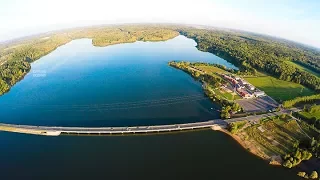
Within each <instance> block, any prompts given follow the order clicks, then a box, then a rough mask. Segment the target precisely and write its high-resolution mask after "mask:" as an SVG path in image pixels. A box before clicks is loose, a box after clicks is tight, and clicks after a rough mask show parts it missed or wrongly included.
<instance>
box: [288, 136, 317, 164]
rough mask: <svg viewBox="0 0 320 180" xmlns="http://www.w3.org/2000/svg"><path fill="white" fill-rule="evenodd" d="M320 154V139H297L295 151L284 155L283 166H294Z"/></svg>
mask: <svg viewBox="0 0 320 180" xmlns="http://www.w3.org/2000/svg"><path fill="white" fill-rule="evenodd" d="M313 155H314V156H315V157H319V155H320V139H319V138H317V139H316V138H311V139H310V140H308V141H302V142H300V141H296V142H295V143H294V151H293V152H292V153H288V154H286V155H285V156H284V162H283V166H284V167H287V168H292V167H295V166H297V165H298V164H300V163H301V161H304V160H309V159H310V158H311V157H312V156H313Z"/></svg>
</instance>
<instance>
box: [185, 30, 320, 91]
mask: <svg viewBox="0 0 320 180" xmlns="http://www.w3.org/2000/svg"><path fill="white" fill-rule="evenodd" d="M179 32H180V33H181V34H183V35H185V36H187V37H189V38H192V39H194V40H195V41H196V42H197V43H198V45H197V47H198V49H199V50H201V51H207V52H211V53H214V54H216V55H218V56H220V57H223V58H224V59H226V60H228V61H230V62H232V63H234V64H236V65H238V66H239V68H240V69H241V70H242V71H248V72H250V73H252V74H255V73H256V70H258V71H262V72H265V73H267V74H269V75H272V76H274V77H276V78H278V79H281V80H285V81H292V82H295V83H299V84H302V85H305V86H306V87H308V88H310V89H313V90H316V91H317V92H319V91H320V78H318V77H317V76H315V75H313V74H311V73H309V72H306V71H302V70H300V69H298V68H296V67H294V66H292V65H290V64H287V63H285V62H286V61H295V62H296V61H299V62H300V64H303V65H305V66H310V67H313V69H317V68H318V65H319V63H320V53H319V52H317V51H315V50H308V49H306V48H303V47H302V46H301V45H296V44H295V43H289V42H287V41H283V40H279V41H277V40H274V39H272V38H267V37H263V36H259V35H255V34H250V33H245V32H237V31H223V30H217V29H214V30H206V29H194V28H180V29H179ZM310 62H312V64H311V63H310Z"/></svg>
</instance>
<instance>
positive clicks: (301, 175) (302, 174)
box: [297, 171, 306, 177]
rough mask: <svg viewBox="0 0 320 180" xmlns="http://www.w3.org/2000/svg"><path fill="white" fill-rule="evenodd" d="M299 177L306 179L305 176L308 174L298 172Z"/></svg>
mask: <svg viewBox="0 0 320 180" xmlns="http://www.w3.org/2000/svg"><path fill="white" fill-rule="evenodd" d="M297 175H298V176H300V177H304V176H305V175H306V172H301V171H300V172H298V174H297Z"/></svg>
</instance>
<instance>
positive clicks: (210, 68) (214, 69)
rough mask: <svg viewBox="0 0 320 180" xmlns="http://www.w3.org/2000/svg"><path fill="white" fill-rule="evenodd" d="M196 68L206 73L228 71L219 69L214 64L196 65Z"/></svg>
mask: <svg viewBox="0 0 320 180" xmlns="http://www.w3.org/2000/svg"><path fill="white" fill-rule="evenodd" d="M196 67H197V68H199V69H201V70H203V71H205V72H206V73H208V74H210V73H219V74H222V73H228V72H227V71H225V70H223V69H220V68H218V67H214V66H196Z"/></svg>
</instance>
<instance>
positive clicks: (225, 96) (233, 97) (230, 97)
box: [209, 87, 241, 101]
mask: <svg viewBox="0 0 320 180" xmlns="http://www.w3.org/2000/svg"><path fill="white" fill-rule="evenodd" d="M209 90H210V91H212V92H213V93H214V94H216V95H217V96H220V97H222V98H223V99H226V100H229V101H233V100H237V99H241V97H240V96H239V95H232V94H231V93H228V92H224V91H221V90H219V89H215V88H213V87H210V88H209Z"/></svg>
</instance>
